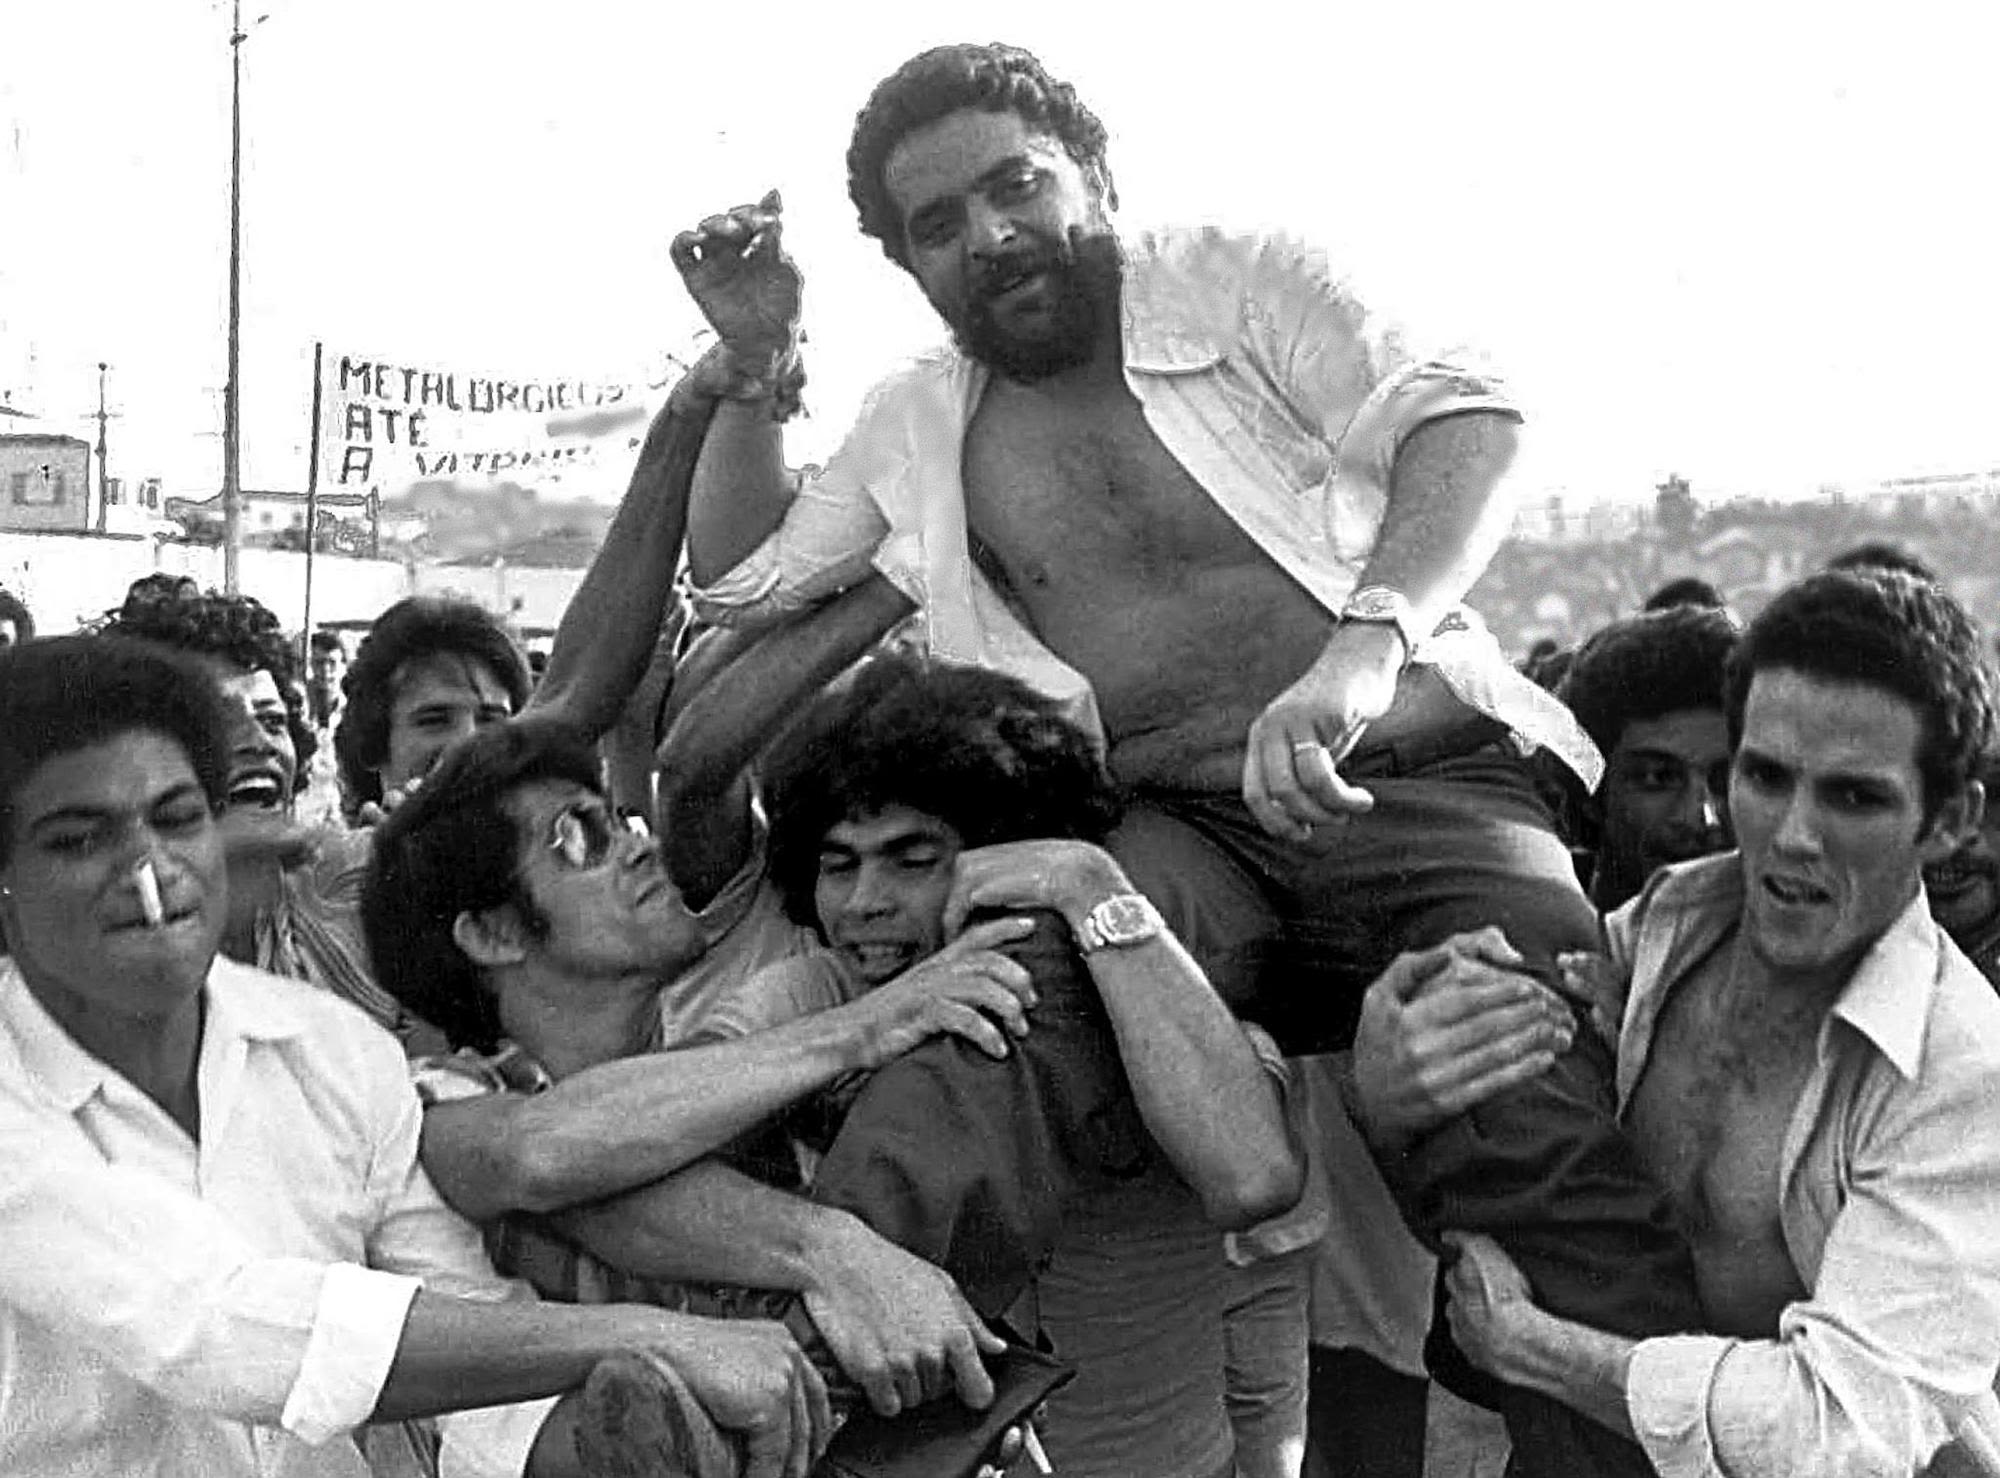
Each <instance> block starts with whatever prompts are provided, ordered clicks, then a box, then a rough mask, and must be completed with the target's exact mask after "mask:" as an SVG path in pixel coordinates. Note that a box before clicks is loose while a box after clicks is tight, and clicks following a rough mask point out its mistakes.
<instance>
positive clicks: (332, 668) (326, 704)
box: [306, 647, 347, 723]
mask: <svg viewBox="0 0 2000 1478" xmlns="http://www.w3.org/2000/svg"><path fill="white" fill-rule="evenodd" d="M306 667H307V675H308V678H309V681H308V682H307V684H306V692H307V695H308V696H309V697H310V698H311V699H312V705H313V715H314V717H315V718H316V719H317V720H318V721H320V722H322V723H324V722H325V719H326V715H327V714H329V713H331V712H332V711H333V709H334V707H335V706H336V705H337V704H338V703H339V702H340V680H341V678H343V677H345V676H346V675H347V654H346V653H345V652H343V651H341V650H340V648H338V647H314V648H313V649H312V656H311V659H310V660H309V661H308V663H307V664H306Z"/></svg>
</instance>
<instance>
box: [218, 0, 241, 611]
mask: <svg viewBox="0 0 2000 1478" xmlns="http://www.w3.org/2000/svg"><path fill="white" fill-rule="evenodd" d="M243 40H244V35H243V0H232V3H231V6H230V17H229V349H228V356H229V365H228V371H227V378H226V379H225V380H224V381H223V384H222V588H223V590H224V592H225V593H227V594H229V595H234V594H236V593H237V573H236V551H237V546H238V544H239V542H240V541H241V538H242V533H243V478H242V468H241V464H240V461H239V454H240V451H241V437H242V426H241V424H240V422H239V419H238V417H239V410H238V403H237V392H238V388H239V387H238V384H237V381H238V379H239V376H240V371H241V369H242V357H243V344H242V338H243V333H242V327H243Z"/></svg>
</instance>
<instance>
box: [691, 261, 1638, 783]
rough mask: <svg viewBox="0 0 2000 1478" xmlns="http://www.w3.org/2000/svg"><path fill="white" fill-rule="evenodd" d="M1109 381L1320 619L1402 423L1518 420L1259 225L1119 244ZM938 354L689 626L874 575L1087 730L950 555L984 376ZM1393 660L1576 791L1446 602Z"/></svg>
mask: <svg viewBox="0 0 2000 1478" xmlns="http://www.w3.org/2000/svg"><path fill="white" fill-rule="evenodd" d="M1124 250H1125V268H1124V278H1123V287H1122V293H1121V298H1120V306H1121V313H1122V320H1121V321H1122V325H1123V331H1124V367H1125V381H1126V384H1127V386H1128V387H1129V388H1130V389H1131V391H1132V394H1133V395H1134V397H1135V398H1136V399H1137V400H1138V402H1139V405H1140V408H1141V410H1142V411H1143V413H1144V415H1145V418H1146V422H1147V424H1148V425H1149V426H1150V427H1151V428H1152V430H1153V433H1154V434H1155V435H1156V436H1158V437H1159V439H1160V442H1161V444H1162V445H1164V446H1165V447H1166V448H1167V450H1168V451H1169V452H1171V453H1172V454H1173V456H1174V458H1175V459H1176V460H1177V461H1179V462H1180V464H1181V465H1182V466H1183V467H1184V468H1186V469H1187V471H1188V473H1189V474H1190V475H1191V476H1192V477H1193V478H1194V480H1195V481H1196V482H1197V483H1199V484H1200V485H1201V487H1202V488H1203V489H1204V490H1205V491H1206V492H1207V493H1208V495H1209V496H1210V497H1211V498H1213V499H1214V500H1215V502H1216V505H1217V506H1218V507H1219V508H1221V509H1222V511H1223V512H1224V513H1226V514H1228V515H1229V517H1230V518H1232V519H1234V520H1235V521H1236V523H1237V524H1239V525H1240V526H1241V527H1242V529H1243V531H1244V532H1245V533H1246V534H1247V535H1248V536H1249V537H1250V538H1251V539H1252V540H1254V541H1255V542H1256V543H1257V545H1258V546H1259V547H1260V548H1261V549H1263V551H1264V552H1265V553H1266V554H1267V555H1269V556H1270V558H1271V560H1272V561H1273V562H1274V563H1275V564H1276V565H1277V566H1278V567H1279V568H1280V569H1282V570H1284V571H1285V573H1286V574H1287V575H1289V576H1291V578H1293V579H1294V580H1296V581H1297V582H1298V583H1299V585H1300V587H1301V588H1303V589H1304V590H1306V591H1307V592H1308V593H1309V594H1310V595H1311V596H1312V597H1313V598H1314V599H1315V600H1317V601H1318V602H1319V603H1320V604H1321V605H1322V606H1324V607H1325V608H1326V610H1328V611H1329V612H1338V611H1339V610H1340V608H1341V606H1342V605H1343V604H1344V603H1345V601H1346V599H1347V597H1348V596H1349V595H1350V594H1351V593H1352V592H1353V590H1354V587H1355V585H1356V583H1357V581H1358V580H1359V577H1360V575H1361V571H1362V567H1363V566H1364V565H1365V564H1366V562H1367V559H1368V556H1369V553H1370V551H1371V550H1372V549H1373V548H1374V544H1375V539H1376V536H1377V534H1378V533H1379V532H1380V531H1381V526H1382V517H1383V513H1384V511H1385V509H1386V508H1387V506H1388V502H1389V487H1390V477H1391V472H1392V469H1393V467H1394V464H1395V458H1396V453H1397V451H1398V449H1399V448H1400V447H1401V446H1402V443H1403V442H1404V440H1405V439H1407V437H1408V436H1409V434H1410V433H1411V432H1412V431H1414V430H1415V429H1416V428H1417V427H1418V426H1421V425H1423V424H1424V423H1425V422H1427V421H1432V420H1436V419H1438V418H1439V417H1442V416H1449V415H1456V414H1459V413H1461V412H1466V411H1490V412H1495V413H1498V414H1501V415H1506V416H1512V417H1518V415H1519V412H1518V411H1517V410H1516V408H1515V406H1514V403H1513V401H1512V399H1511V398H1510V397H1509V395H1508V392H1507V390H1506V388H1505V386H1504V385H1503V384H1502V383H1501V382H1500V381H1499V380H1498V379H1497V378H1496V377H1494V376H1493V375H1491V374H1488V373H1486V372H1484V371H1483V370H1481V369H1479V368H1477V367H1475V361H1474V360H1473V359H1472V358H1471V357H1470V356H1468V355H1466V354H1465V353H1464V352H1463V351H1452V352H1451V353H1450V354H1449V355H1446V354H1438V355H1424V354H1419V353H1416V352H1413V351H1412V349H1411V347H1410V346H1409V345H1408V344H1406V343H1405V342H1404V339H1403V337H1402V335H1401V334H1400V332H1399V331H1398V330H1397V329H1396V328H1395V327H1394V326H1392V325H1390V324H1388V323H1386V322H1385V321H1383V320H1382V319H1381V318H1379V317H1377V316H1376V315H1373V314H1371V313H1370V312H1369V310H1368V309H1367V307H1366V306H1365V305H1364V304H1363V303H1362V302H1361V300H1360V299H1359V298H1358V297H1356V296H1355V294H1354V292H1353V291H1352V290H1351V288H1350V286H1349V284H1348V283H1347V282H1346V281H1344V280H1342V279H1340V278H1338V277H1337V276H1336V275H1335V273H1334V272H1333V270H1332V268H1331V267H1330V266H1329V264H1328V262H1327V260H1326V258H1325V257H1324V256H1323V255H1322V254H1320V253H1318V252H1316V251H1314V250H1311V249H1309V248H1307V247H1305V246H1303V245H1301V244H1299V243H1298V242H1295V241H1292V240H1289V239H1288V238H1286V237H1282V236H1275V235H1236V234H1231V233H1228V232H1224V231H1220V230H1215V229H1189V230H1166V231H1158V232H1150V233H1146V234H1143V235H1140V236H1136V237H1134V238H1133V239H1131V240H1129V241H1127V242H1125V243H1124ZM987 379H988V376H987V372H986V370H985V368H984V367H983V366H981V365H980V364H979V363H977V362H976V361H974V360H973V359H971V358H969V357H968V356H967V355H965V354H963V353H962V352H960V351H958V350H956V349H945V350H942V351H939V352H938V353H935V354H932V355H929V356H927V357H925V358H924V359H922V360H920V361H918V362H917V363H916V364H915V365H913V366H911V367H909V368H907V369H905V370H903V371H902V372H900V373H898V374H895V375H892V376H891V377H890V378H888V379H887V380H885V381H884V382H883V383H882V384H881V385H879V386H878V387H876V389H875V390H874V391H873V392H871V394H870V396H869V399H868V402H867V404H866V405H865V406H864V407H863V409H862V412H861V416H860V418H859V420H858V421H857V422H856V423H855V426H854V429H853V431H852V432H850V433H849V435H848V438H847V440H846V442H845V443H844V444H843V445H842V446H841V448H840V450H839V451H838V452H837V453H836V454H835V455H834V457H833V459H832V460H831V461H829V462H828V463H827V465H826V469H825V471H824V472H822V473H820V474H819V475H818V476H817V477H814V478H811V479H809V480H808V481H807V482H806V483H805V484H804V485H803V486H802V487H801V488H800V489H799V493H798V496H797V497H796V498H795V499H794V500H793V502H792V504H791V506H790V507H789V508H788V509H787V511H786V514H785V518H784V521H783V522H782V524H781V525H780V526H779V527H778V528H777V529H776V530H775V531H774V532H773V533H772V534H771V536H770V537H769V538H768V539H767V540H766V541H765V542H764V543H763V544H762V545H760V546H759V547H758V548H757V549H755V550H754V551H752V552H751V553H750V554H749V555H748V556H747V557H746V558H745V559H744V560H743V561H742V562H741V563H739V564H738V565H737V566H736V567H735V568H734V569H731V570H729V571H727V572H725V573H724V574H723V575H722V576H721V577H720V578H719V579H718V580H716V581H715V582H714V583H713V584H712V585H709V586H707V587H706V588H704V589H699V590H696V591H694V592H693V595H694V598H695V604H696V608H697V610H698V611H699V612H700V614H701V615H702V616H703V618H704V619H706V620H710V621H714V622H717V623H718V624H721V625H725V626H731V625H733V626H755V625H758V624H760V623H762V622H766V621H771V620H776V619H779V618H780V617H783V616H785V615H787V614H789V613H791V612H793V611H797V610H799V609H802V608H804V607H806V606H809V605H812V604H813V603H815V602H817V601H819V600H821V599H823V598H825V597H826V596H829V595H832V594H834V593H835V592H837V591H840V590H844V589H846V588H847V587H848V586H851V585H853V584H855V583H856V582H857V581H859V580H860V579H862V578H863V577H864V576H865V575H867V573H868V572H869V569H870V567H871V566H872V567H873V568H875V569H877V570H879V571H881V573H882V574H883V575H884V576H885V577H886V578H887V579H888V580H889V581H890V582H891V583H892V584H894V585H895V586H896V587H897V588H898V589H899V590H901V591H902V592H903V593H904V594H905V595H907V596H909V597H910V599H911V600H913V601H915V602H916V603H917V604H918V605H919V606H920V607H922V609H923V618H924V619H923V623H922V628H921V630H920V631H919V632H918V633H917V636H918V638H919V639H920V640H922V641H923V642H924V643H925V644H926V645H927V646H928V649H929V650H930V651H931V652H933V653H935V654H936V655H938V656H940V657H943V658H946V659H947V660H950V661H954V662H963V663H969V664H973V665H977V666H982V667H991V668H995V669H997V670H999V671H1001V672H1006V673H1010V674H1011V675H1013V676H1015V677H1018V678H1020V679H1021V680H1022V681H1023V682H1026V683H1027V684H1028V685H1029V686H1030V687H1033V688H1035V689H1036V690H1037V691H1039V692H1042V693H1046V694H1048V695H1049V696H1050V697H1052V698H1056V699H1058V700H1061V701H1063V702H1064V703H1065V704H1067V705H1068V707H1069V709H1070V712H1071V713H1072V714H1073V716H1075V718H1076V719H1077V721H1078V722H1080V723H1082V724H1083V725H1084V726H1085V727H1086V728H1089V729H1091V730H1093V731H1095V730H1096V728H1097V714H1096V707H1095V702H1094V699H1093V697H1092V695H1091V693H1090V689H1089V685H1088V683H1087V682H1086V681H1085V680H1084V678H1083V676H1082V674H1080V673H1078V672H1077V671H1075V670H1074V669H1073V668H1071V667H1069V666H1068V665H1067V664H1066V663H1064V662H1063V661H1062V660H1061V659H1060V658H1058V657H1057V656H1056V655H1055V654H1054V653H1053V652H1051V651H1050V650H1049V649H1048V648H1047V647H1045V646H1043V645H1042V643H1041V642H1040V641H1039V640H1038V639H1037V638H1036V637H1035V636H1034V635H1033V633H1031V632H1030V631H1029V630H1028V628H1027V626H1026V625H1025V624H1024V623H1023V622H1022V621H1021V620H1020V618H1019V617H1018V616H1017V615H1016V614H1015V613H1014V611H1013V610H1012V609H1011V608H1010V607H1009V606H1008V604H1007V602H1006V601H1005V599H1004V598H1003V597H1002V596H1001V595H1000V594H999V592H997V591H996V590H995V589H994V588H993V587H992V586H991V585H990V584H988V583H987V581H986V579H985V577H984V576H983V575H982V574H981V573H980V572H979V569H978V566H977V565H976V564H975V563H974V562H973V560H972V557H971V555H970V553H969V546H968V542H967V529H966V513H965V492H964V486H963V484H962V482H961V479H960V464H961V459H962V453H963V450H964V445H965V433H966V430H967V428H968V427H970V425H971V424H972V418H973V415H974V413H975V412H976V411H977V410H978V408H979V403H980V400H981V398H982V396H983V395H984V394H985V390H986V385H987ZM1412 655H1413V658H1414V660H1416V661H1418V662H1421V663H1424V664H1426V665H1428V666H1432V667H1434V668H1436V670H1437V672H1438V675H1439V676H1440V677H1442V678H1443V679H1444V681H1445V683H1446V684H1447V685H1448V686H1449V687H1450V688H1451V689H1452V691H1453V692H1455V693H1456V694H1457V695H1458V696H1459V697H1460V698H1461V699H1463V700H1464V701H1465V702H1466V703H1468V704H1470V705H1471V706H1472V707H1474V708H1476V709H1478V710H1480V711H1481V712H1483V713H1486V714H1489V715H1491V716H1493V717H1494V718H1497V719H1499V720H1500V721H1501V722H1503V723H1505V724H1506V725H1507V726H1508V727H1510V728H1511V729H1513V730H1514V731H1515V733H1516V734H1517V735H1519V736H1520V738H1521V739H1522V740H1523V741H1525V742H1527V743H1530V744H1535V745H1541V746H1545V747H1547V748H1548V749H1549V750H1550V751H1551V752H1552V753H1554V754H1556V755H1557V756H1559V757H1560V758H1561V759H1562V760H1563V761H1564V762H1565V763H1566V764H1568V765H1569V766H1570V768H1571V769H1573V770H1575V771H1576V772H1577V774H1578V775H1579V776H1581V777H1582V779H1583V781H1584V783H1585V784H1586V785H1587V786H1590V787H1593V788H1594V787H1595V785H1596V783H1597V780H1598V778H1599V776H1600V775H1601V774H1602V771H1603V760H1602V757H1601V756H1599V754H1598V753H1597V750H1596V747H1595V746H1594V745H1592V744H1591V742H1590V739H1589V737H1588V736H1587V735H1585V733H1584V732H1583V730H1582V728H1581V727H1580V726H1579V725H1578V724H1577V722H1576V720H1575V719H1574V718H1573V717H1572V716H1571V715H1570V713H1569V710H1568V709H1566V708H1564V707H1563V706H1562V705H1561V704H1560V703H1558V702H1557V701H1556V700H1555V699H1553V698H1551V697H1550V696H1549V695H1548V694H1547V693H1545V692H1543V691H1542V690H1541V689H1539V688H1537V687H1536V686H1535V685H1534V684H1533V683H1531V682H1529V681H1528V680H1527V679H1526V678H1525V677H1523V676H1522V675H1521V674H1520V673H1518V672H1516V671H1515V670H1514V669H1513V668H1512V667H1511V666H1509V665H1508V663H1507V661H1506V658H1505V657H1504V656H1503V655H1502V654H1501V651H1500V648H1499V644H1498V643H1497V642H1495V641H1494V639H1493V637H1492V636H1491V635H1490V634H1489V633H1488V632H1487V631H1486V629H1485V626H1484V624H1483V623H1481V622H1480V620H1479V618H1478V617H1477V616H1476V615H1474V614H1473V613H1472V612H1471V611H1469V610H1466V609H1464V608H1460V609H1459V610H1458V611H1456V612H1454V613H1452V616H1451V617H1450V618H1449V619H1447V620H1446V621H1445V622H1443V623H1442V624H1441V625H1440V628H1439V630H1438V632H1437V634H1436V635H1434V636H1432V637H1431V638H1429V639H1428V640H1426V641H1423V642H1420V643H1419V644H1418V647H1417V650H1416V652H1415V653H1413V654H1412Z"/></svg>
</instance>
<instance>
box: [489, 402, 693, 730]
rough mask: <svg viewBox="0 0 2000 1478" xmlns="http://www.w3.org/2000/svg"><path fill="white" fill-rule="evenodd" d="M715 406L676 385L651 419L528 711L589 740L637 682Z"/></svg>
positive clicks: (661, 616)
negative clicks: (624, 485) (621, 495)
mask: <svg viewBox="0 0 2000 1478" xmlns="http://www.w3.org/2000/svg"><path fill="white" fill-rule="evenodd" d="M714 413H715V401H714V399H713V398H712V397H711V396H709V395H706V394H704V393H702V392H700V391H699V390H698V389H696V388H695V386H694V383H693V379H692V377H691V376H690V377H689V378H686V379H683V380H682V382H681V383H680V384H679V385H678V386H676V387H675V389H674V391H673V393H672V394H671V395H670V396H669V397H668V400H667V404H666V406H665V407H664V408H663V409H662V410H661V411H660V413H659V415H657V416H656V417H654V419H653V424H652V427H651V429H650V430H649V431H648V432H647V433H646V441H645V445H643V446H642V447H641V448H640V449H639V460H638V462H637V464H636V465H635V466H634V467H633V469H632V477H631V481H630V482H629V483H628V485H627V487H626V490H625V497H624V500H623V501H622V502H620V503H619V505H618V512H617V514H616V516H615V517H614V518H613V519H612V521H611V527H610V529H609V530H608V531H607V532H606V534H605V536H604V543H603V545H602V546H601V547H600V548H599V549H598V551H597V555H596V557H595V558H593V559H592V560H591V562H590V569H589V571H588V572H587V573H586V574H585V575H584V577H583V582H582V583H581V584H580V585H579V586H578V587H577V591H576V594H575V596H573V597H572V598H571V600H570V603H569V607H568V609H567V610H565V611H564V612H563V618H562V623H561V625H559V626H558V627H557V628H556V637H555V645H554V647H553V648H552V650H551V651H550V653H549V667H548V672H547V674H546V675H545V676H544V677H543V679H542V681H541V684H540V685H539V686H538V687H537V688H536V690H535V694H534V697H533V698H532V699H530V700H529V704H528V707H529V710H530V712H534V713H541V714H545V715H547V716H549V717H553V718H557V719H560V720H561V721H562V722H564V723H566V724H568V725H570V726H571V727H573V728H576V729H578V730H580V731H581V732H582V733H583V734H584V735H585V737H587V738H590V739H595V738H596V737H597V736H598V735H600V734H602V733H604V731H605V730H607V729H609V728H610V727H611V725H612V724H613V723H614V722H616V720H617V718H618V714H619V711H620V710H621V709H622V708H623V707H624V705H625V701H626V699H627V698H628V697H630V696H631V693H632V691H633V689H634V688H636V687H637V686H638V685H639V681H640V679H641V678H642V677H644V676H645V673H646V665H647V663H648V662H649V661H651V659H652V655H653V646H654V643H655V641H656V640H657V639H658V637H659V632H660V627H661V625H662V623H663V622H664V621H665V619H666V615H667V610H668V606H669V603H670V602H671V600H672V599H673V585H674V570H675V567H676V566H677V565H678V563H679V561H680V554H681V543H682V539H683V537H684V536H685V534H686V532H687V520H688V499H689V495H690V491H691V489H692V486H693V482H694V471H695V465H696V462H697V459H698V458H699V457H700V455H701V448H702V439H703V437H704V436H705V435H706V433H707V430H708V426H709V422H710V420H711V418H712V417H713V415H714Z"/></svg>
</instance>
